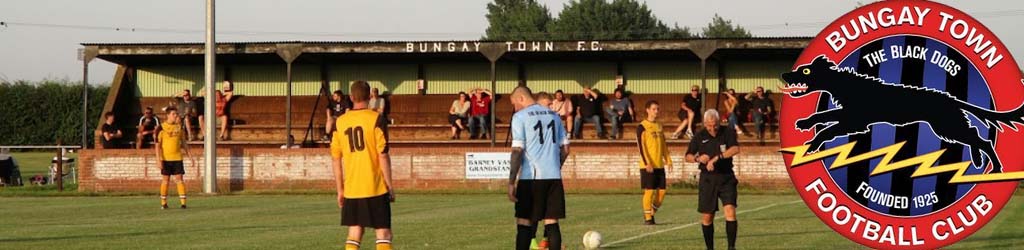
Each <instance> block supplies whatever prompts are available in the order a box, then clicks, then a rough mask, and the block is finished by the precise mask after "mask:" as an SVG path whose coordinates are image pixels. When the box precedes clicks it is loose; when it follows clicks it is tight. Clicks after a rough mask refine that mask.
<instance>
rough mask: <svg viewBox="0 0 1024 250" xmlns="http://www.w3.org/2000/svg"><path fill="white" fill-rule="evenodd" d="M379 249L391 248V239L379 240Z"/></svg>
mask: <svg viewBox="0 0 1024 250" xmlns="http://www.w3.org/2000/svg"><path fill="white" fill-rule="evenodd" d="M377 250H391V240H377Z"/></svg>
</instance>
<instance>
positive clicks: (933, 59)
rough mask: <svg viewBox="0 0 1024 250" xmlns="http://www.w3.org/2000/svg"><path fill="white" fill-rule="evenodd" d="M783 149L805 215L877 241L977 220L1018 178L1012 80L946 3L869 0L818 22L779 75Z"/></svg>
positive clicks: (1019, 89) (992, 212)
mask: <svg viewBox="0 0 1024 250" xmlns="http://www.w3.org/2000/svg"><path fill="white" fill-rule="evenodd" d="M782 78H783V80H784V81H785V85H784V86H780V87H779V88H780V90H781V91H782V92H783V93H784V97H783V100H782V108H781V113H780V117H779V127H780V133H781V139H782V148H783V149H782V152H783V157H784V159H785V162H786V166H787V167H788V171H789V174H790V178H791V179H792V181H793V184H794V186H795V187H796V189H797V192H798V193H799V194H800V196H801V198H802V199H803V200H804V202H805V203H806V204H807V206H808V207H809V208H810V210H811V211H813V212H814V214H815V215H816V216H817V217H818V218H819V219H821V221H822V222H824V223H825V224H826V225H828V226H829V227H831V228H832V229H833V230H834V231H836V232H837V233H839V234H841V235H843V236H844V237H846V238H848V239H850V240H853V241H855V242H857V243H860V244H862V245H864V246H867V247H870V248H877V249H892V248H900V249H934V248H940V247H943V246H947V245H950V244H953V243H955V242H957V241H959V240H962V239H964V238H966V237H967V236H969V235H971V234H972V233H974V232H976V231H978V230H979V229H981V228H982V227H983V226H984V225H985V224H986V223H988V222H989V221H990V220H992V218H994V217H995V216H996V214H997V213H998V212H999V211H1000V210H1001V209H1002V208H1003V206H1004V205H1006V203H1007V202H1008V201H1009V199H1010V197H1011V196H1012V194H1013V192H1014V190H1015V189H1016V187H1017V183H1018V181H1019V180H1021V179H1024V172H1020V171H1022V170H1024V154H1014V153H1013V151H1014V150H1018V149H1020V148H1022V146H1024V130H1022V129H1024V119H1022V118H1024V105H1022V104H1024V84H1022V83H1024V81H1022V79H1021V72H1020V71H1019V67H1018V65H1017V63H1016V61H1015V60H1014V59H1013V57H1012V56H1011V55H1010V52H1009V50H1008V49H1007V48H1006V47H1005V46H1004V45H1003V43H1002V42H1001V41H1000V40H999V39H998V38H997V37H996V36H995V34H993V33H992V32H991V31H990V30H989V29H988V28H986V27H985V26H984V25H982V24H981V23H979V22H978V21H977V20H975V19H974V18H972V17H970V16H968V15H967V14H965V13H963V12H961V11H959V10H957V9H954V8H952V7H949V6H946V5H943V4H939V3H934V2H928V1H904V0H896V1H882V2H877V3H874V4H870V5H867V6H863V7H861V8H858V9H856V10H854V11H851V12H849V13H847V14H845V15H843V16H842V17H839V18H838V19H836V21H834V22H832V23H831V24H829V25H828V26H827V27H826V28H825V29H824V30H823V31H822V32H821V33H819V34H818V35H817V36H816V37H815V38H814V39H813V40H811V42H810V44H809V45H808V46H807V48H806V49H805V50H804V52H803V53H802V54H801V55H800V58H799V59H798V60H797V62H796V64H795V65H794V67H793V71H792V72H787V73H784V74H783V76H782Z"/></svg>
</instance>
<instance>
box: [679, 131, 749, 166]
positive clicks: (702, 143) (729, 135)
mask: <svg viewBox="0 0 1024 250" xmlns="http://www.w3.org/2000/svg"><path fill="white" fill-rule="evenodd" d="M738 145H739V142H737V141H736V131H733V130H732V129H730V128H729V126H719V127H718V136H714V137H712V136H711V133H708V131H707V130H706V129H705V130H701V131H700V132H697V134H695V135H693V138H692V139H691V140H690V146H689V148H687V149H686V154H692V155H694V156H697V155H701V154H705V155H709V157H711V158H715V156H721V155H722V154H723V153H725V151H726V150H728V149H729V148H730V147H735V146H738ZM698 153H699V154H698ZM699 166H700V173H701V174H704V173H708V170H707V168H706V167H704V163H699ZM732 168H733V165H732V157H729V158H724V157H720V158H719V159H718V161H717V162H715V171H713V172H711V173H716V174H733V171H732Z"/></svg>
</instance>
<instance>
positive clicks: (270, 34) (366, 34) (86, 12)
mask: <svg viewBox="0 0 1024 250" xmlns="http://www.w3.org/2000/svg"><path fill="white" fill-rule="evenodd" d="M488 2H490V1H488V0H430V1H399V0H377V1H365V0H364V1H336V0H315V1H314V0H303V1H276V0H246V1H242V0H234V1H227V0H222V1H218V5H217V15H218V17H217V18H218V20H217V21H218V24H217V28H218V38H217V39H218V41H222V42H229V41H230V42H237V41H277V40H332V41H333V40H370V41H375V40H450V39H478V38H480V37H481V36H482V34H483V32H484V30H485V29H486V28H487V20H486V19H485V17H484V15H485V14H486V11H487V10H486V5H487V3H488ZM540 2H542V3H543V4H545V5H547V6H548V8H550V9H551V11H552V12H553V13H552V15H553V16H557V13H558V11H561V9H562V7H563V4H565V3H566V2H568V0H540ZM646 2H647V5H648V6H649V7H650V8H651V9H653V11H654V14H655V15H657V16H658V17H659V18H660V19H661V20H664V21H665V22H666V23H668V24H670V25H671V24H673V23H677V24H679V25H680V26H688V27H690V28H691V29H692V30H694V31H699V30H700V27H702V26H704V25H706V24H707V22H708V21H709V20H711V17H712V16H713V15H714V14H715V13H718V14H719V15H721V16H723V17H726V18H728V19H732V20H733V21H734V22H735V23H737V24H740V25H742V26H744V27H748V28H749V29H750V30H751V31H752V32H753V33H754V35H756V36H813V35H815V34H816V33H817V32H819V31H820V30H821V28H822V27H824V26H825V25H826V24H828V22H830V21H832V20H833V19H835V18H836V17H838V16H839V15H842V14H843V13H846V12H848V11H850V10H852V9H853V8H854V7H855V6H856V4H857V1H836V0H827V1H822V0H792V1H751V0H744V1H713V0H697V1H680V0H647V1H646ZM861 2H864V3H868V2H870V1H861ZM939 2H942V3H945V4H948V5H951V6H953V7H956V8H959V9H961V10H963V11H965V12H967V13H968V14H971V15H973V16H974V17H975V18H976V19H978V20H980V21H981V22H982V23H983V24H985V25H986V26H988V27H989V28H990V29H992V30H993V32H995V34H997V35H998V36H999V38H1000V39H1001V40H1002V41H1003V42H1004V43H1005V44H1006V45H1007V47H1009V48H1010V52H1011V53H1013V54H1014V55H1016V56H1017V57H1016V58H1015V59H1016V60H1017V62H1018V63H1019V64H1021V63H1022V62H1024V60H1022V59H1024V32H1020V27H1019V25H1020V24H1021V23H1024V22H1022V21H1024V1H939ZM204 4H205V1H203V0H190V1H157V0H105V1H99V0H95V1H80V0H24V1H21V0H19V1H5V2H4V3H3V4H2V5H0V21H4V22H8V23H11V24H9V25H8V26H7V27H2V26H0V58H2V60H0V80H4V79H6V80H12V81H13V80H19V79H24V80H40V79H43V78H64V77H67V78H70V79H81V71H82V70H81V67H82V66H81V62H79V61H77V59H76V54H75V53H76V50H77V49H78V48H80V46H79V45H78V44H79V43H82V42H201V41H203V39H204V37H203V32H202V29H203V27H204V22H205V20H204ZM19 23H25V24H60V25H78V26H88V27H119V28H120V31H118V30H115V29H113V28H95V29H91V28H84V27H79V28H67V27H52V26H38V25H22V24H19ZM787 23H788V24H791V25H788V26H787V25H786V24H787ZM133 28H135V31H131V29H133ZM90 69H91V70H90V79H89V81H90V82H93V83H107V82H110V80H111V76H112V75H113V70H114V65H113V64H111V63H108V62H105V61H102V60H97V61H94V63H92V64H90Z"/></svg>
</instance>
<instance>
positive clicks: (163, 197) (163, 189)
mask: <svg viewBox="0 0 1024 250" xmlns="http://www.w3.org/2000/svg"><path fill="white" fill-rule="evenodd" d="M160 205H161V206H162V205H167V182H161V183H160Z"/></svg>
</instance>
